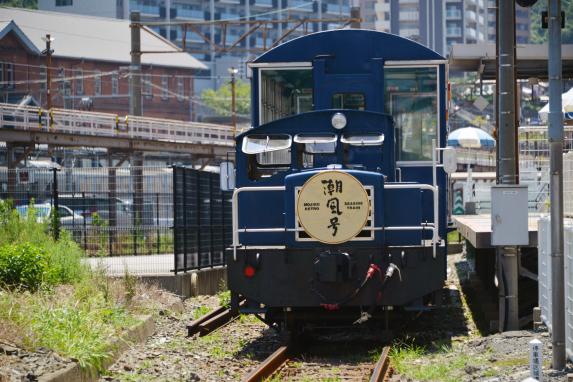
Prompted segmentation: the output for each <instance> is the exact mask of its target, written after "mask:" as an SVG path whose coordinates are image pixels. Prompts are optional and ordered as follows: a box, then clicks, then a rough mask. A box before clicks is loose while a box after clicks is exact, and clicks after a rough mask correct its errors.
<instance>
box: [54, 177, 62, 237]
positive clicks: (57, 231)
mask: <svg viewBox="0 0 573 382" xmlns="http://www.w3.org/2000/svg"><path fill="white" fill-rule="evenodd" d="M52 173H53V180H52V198H53V200H54V210H53V213H52V219H53V220H52V229H53V235H54V240H58V239H59V238H60V213H59V207H60V203H59V200H58V199H59V198H58V169H57V168H53V169H52Z"/></svg>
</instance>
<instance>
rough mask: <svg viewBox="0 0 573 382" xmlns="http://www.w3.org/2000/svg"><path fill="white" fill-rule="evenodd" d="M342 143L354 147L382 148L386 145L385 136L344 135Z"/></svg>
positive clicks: (341, 139)
mask: <svg viewBox="0 0 573 382" xmlns="http://www.w3.org/2000/svg"><path fill="white" fill-rule="evenodd" d="M340 142H342V143H346V144H349V145H352V146H380V145H382V143H384V134H355V135H354V134H352V135H343V136H342V137H341V138H340Z"/></svg>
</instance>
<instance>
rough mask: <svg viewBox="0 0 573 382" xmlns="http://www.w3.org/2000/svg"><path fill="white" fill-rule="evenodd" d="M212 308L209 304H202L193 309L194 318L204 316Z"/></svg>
mask: <svg viewBox="0 0 573 382" xmlns="http://www.w3.org/2000/svg"><path fill="white" fill-rule="evenodd" d="M211 310H212V309H211V308H209V307H208V306H204V305H201V306H199V307H198V308H196V309H195V310H194V311H193V319H194V320H197V319H198V318H201V317H203V316H204V315H206V314H207V313H209V312H210V311H211Z"/></svg>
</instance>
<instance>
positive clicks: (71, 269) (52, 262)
mask: <svg viewBox="0 0 573 382" xmlns="http://www.w3.org/2000/svg"><path fill="white" fill-rule="evenodd" d="M45 249H46V251H47V252H48V254H49V256H48V266H47V269H46V281H47V282H48V283H50V284H53V285H56V284H70V283H73V282H76V281H78V280H80V279H81V278H82V277H83V276H84V275H85V273H86V272H87V267H86V266H85V265H83V264H82V263H81V258H82V256H83V251H82V249H81V248H80V247H79V246H78V245H77V244H76V242H74V241H73V239H72V238H71V236H70V234H69V232H67V231H64V230H62V231H61V232H60V239H59V240H58V241H53V240H50V241H49V242H47V245H46V246H45Z"/></svg>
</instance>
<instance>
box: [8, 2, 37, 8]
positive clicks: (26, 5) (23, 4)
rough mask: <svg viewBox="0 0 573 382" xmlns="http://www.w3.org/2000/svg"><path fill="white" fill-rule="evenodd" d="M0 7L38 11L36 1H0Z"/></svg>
mask: <svg viewBox="0 0 573 382" xmlns="http://www.w3.org/2000/svg"><path fill="white" fill-rule="evenodd" d="M0 6H2V7H15V8H30V9H38V0H0Z"/></svg>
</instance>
